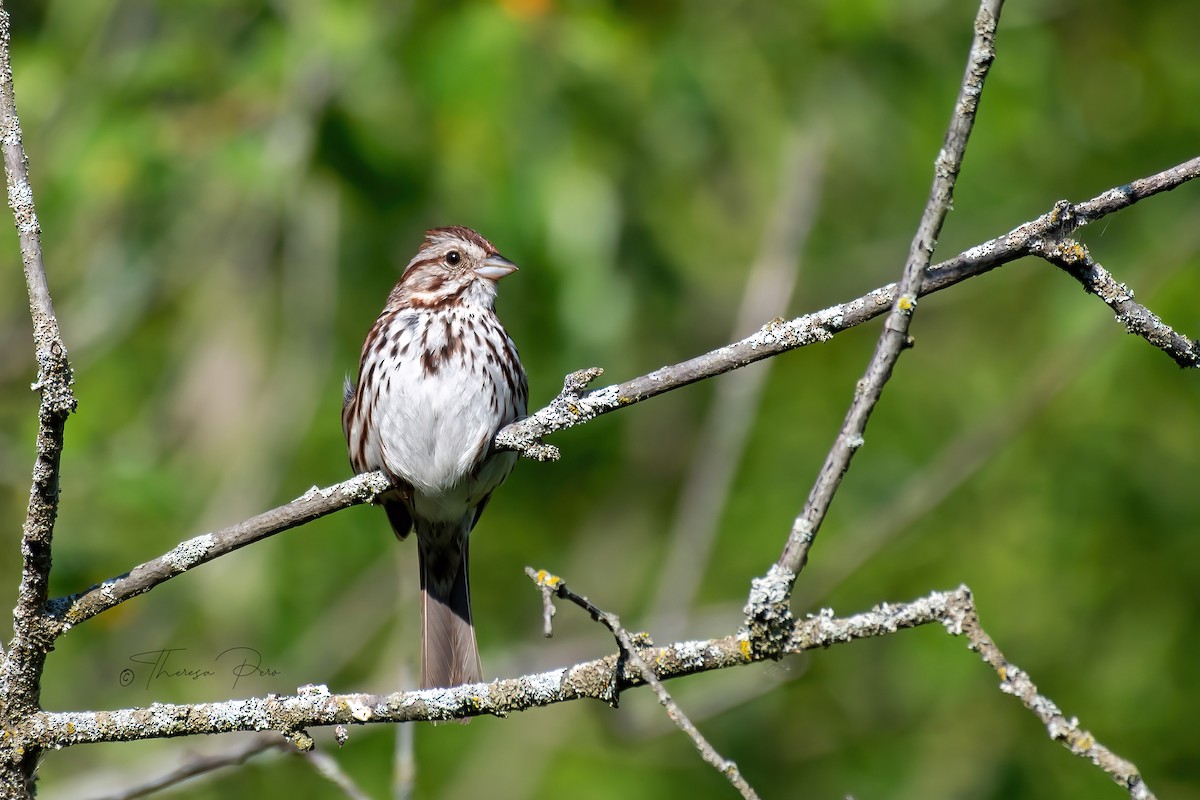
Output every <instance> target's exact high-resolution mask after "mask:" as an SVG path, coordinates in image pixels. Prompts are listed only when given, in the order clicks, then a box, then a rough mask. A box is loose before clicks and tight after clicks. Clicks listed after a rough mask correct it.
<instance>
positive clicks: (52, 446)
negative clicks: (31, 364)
mask: <svg viewBox="0 0 1200 800" xmlns="http://www.w3.org/2000/svg"><path fill="white" fill-rule="evenodd" d="M9 23H10V20H9V16H8V12H7V10H5V9H4V8H3V7H2V6H0V150H3V156H4V173H5V177H6V179H7V183H8V204H9V207H10V208H11V209H12V212H13V217H14V219H15V221H16V226H17V236H18V238H19V240H20V244H21V263H22V265H23V266H24V270H25V283H26V286H27V287H28V290H29V313H30V316H31V318H32V320H33V341H34V350H35V356H36V358H37V365H38V377H37V382H36V383H35V384H34V385H33V388H34V389H35V390H37V391H40V392H41V404H40V407H39V409H38V432H37V444H36V450H37V454H36V458H35V461H34V465H33V485H32V487H31V488H30V491H29V508H28V511H27V512H26V515H25V524H24V526H23V531H22V539H21V557H22V560H23V565H22V570H21V584H20V588H19V590H18V594H17V605H16V608H15V609H14V610H13V633H14V638H13V641H12V644H11V646H10V647H9V652H8V654H7V657H6V658H5V660H4V664H3V669H2V670H0V672H2V674H0V686H2V687H3V692H2V693H0V695H2V697H0V705H6V706H7V709H6V710H7V711H9V712H11V713H15V714H22V713H28V712H31V711H33V710H34V709H36V708H37V706H38V703H39V700H40V696H41V675H42V669H43V667H44V666H45V662H46V653H47V651H48V650H49V648H50V644H51V642H52V641H53V638H52V636H51V635H50V632H49V631H48V630H47V628H46V626H45V625H44V619H43V615H42V607H43V605H44V604H45V602H46V598H47V596H48V592H49V584H50V562H51V558H50V544H51V540H52V538H53V535H54V522H55V519H56V518H57V516H58V483H59V460H60V456H61V454H62V446H63V430H64V428H65V427H66V421H67V416H68V415H69V414H70V413H71V412H72V411H73V410H74V409H75V396H74V394H73V393H72V391H71V383H72V375H71V365H70V363H69V362H68V360H67V350H66V347H65V346H64V345H63V341H62V336H61V335H60V333H59V329H58V320H57V318H56V317H55V316H54V306H53V304H52V303H51V301H50V289H49V287H48V285H47V282H46V270H45V267H44V265H43V264H42V244H41V227H40V225H39V223H38V218H37V212H36V210H35V208H34V204H33V189H32V187H31V186H30V183H29V163H28V160H27V159H26V157H25V149H24V146H23V145H22V143H21V125H20V121H19V120H18V119H17V104H16V98H15V95H14V93H13V79H12V63H11V60H10V57H9V43H10V33H11V30H10V24H9Z"/></svg>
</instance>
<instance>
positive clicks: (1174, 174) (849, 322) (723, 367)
mask: <svg viewBox="0 0 1200 800" xmlns="http://www.w3.org/2000/svg"><path fill="white" fill-rule="evenodd" d="M1197 177H1200V157H1197V158H1193V159H1191V160H1190V161H1185V162H1183V163H1182V164H1178V165H1176V166H1174V167H1171V168H1170V169H1167V170H1164V171H1162V172H1159V173H1157V174H1155V175H1151V176H1148V177H1146V178H1140V179H1138V180H1135V181H1133V182H1131V183H1128V184H1125V185H1124V186H1118V187H1115V188H1112V189H1108V190H1107V191H1105V192H1103V193H1102V194H1100V195H1097V196H1096V197H1093V198H1092V199H1090V200H1086V201H1084V202H1082V203H1079V204H1078V205H1076V206H1073V208H1074V210H1075V216H1074V219H1073V226H1074V228H1076V229H1078V228H1079V227H1082V226H1084V225H1088V224H1090V223H1093V222H1096V221H1097V220H1099V219H1102V218H1103V217H1105V216H1107V215H1109V214H1112V213H1114V212H1116V211H1121V210H1123V209H1125V208H1128V207H1129V206H1131V205H1133V204H1134V203H1136V202H1138V201H1139V200H1145V199H1146V198H1148V197H1153V196H1154V195H1156V194H1159V193H1161V192H1169V191H1171V190H1172V189H1176V188H1178V187H1179V186H1182V185H1183V184H1184V183H1187V182H1188V181H1191V180H1195V179H1196V178H1197ZM1060 206H1061V204H1059V206H1056V207H1055V208H1054V209H1052V210H1050V211H1048V212H1046V213H1045V214H1043V215H1042V216H1040V217H1038V218H1037V219H1033V220H1030V221H1029V222H1026V223H1024V224H1022V225H1020V226H1018V227H1016V228H1014V229H1012V230H1011V231H1009V232H1008V233H1005V234H1002V235H1000V236H997V237H996V238H995V239H992V240H990V241H987V242H984V243H982V244H979V245H976V246H974V247H971V248H969V249H967V250H964V251H963V252H961V253H959V254H958V255H956V256H955V257H953V258H951V259H948V260H946V261H943V262H941V263H939V264H935V265H934V266H931V267H929V268H928V269H927V270H926V271H925V274H924V276H923V277H922V280H921V284H920V288H919V290H918V291H917V295H918V296H920V297H924V296H925V295H928V294H933V293H934V292H939V291H941V290H943V289H948V288H949V287H951V286H954V285H956V284H958V283H961V282H962V281H965V280H967V279H968V278H973V277H976V276H978V275H982V274H983V273H985V272H990V271H991V270H993V269H996V268H997V267H1000V266H1003V265H1005V264H1008V263H1011V262H1013V261H1016V260H1018V259H1020V258H1023V257H1025V256H1027V255H1031V254H1034V255H1037V253H1036V252H1035V248H1036V246H1038V245H1039V244H1040V243H1041V242H1043V241H1044V240H1046V239H1048V238H1049V239H1053V240H1055V241H1057V240H1058V239H1059V238H1060V237H1061V229H1062V220H1061V219H1060V210H1059V208H1060ZM898 288H899V284H897V283H891V284H888V285H887V286H881V287H880V288H878V289H875V290H874V291H871V292H868V293H867V294H865V295H863V296H862V297H859V298H857V299H855V300H849V301H847V302H845V303H839V304H837V305H833V306H830V307H828V308H826V309H823V310H821V311H815V312H812V313H810V314H804V315H803V316H799V317H796V318H794V319H791V320H772V321H770V322H768V323H767V324H766V325H764V326H763V327H762V328H761V329H760V330H758V331H756V332H755V333H753V334H751V335H750V336H747V337H746V338H744V339H741V340H740V341H737V342H733V343H732V344H727V345H725V346H724V347H719V348H717V349H716V350H712V351H710V352H708V353H705V354H704V355H700V356H696V357H695V358H692V359H689V360H687V361H684V362H681V363H679V364H674V365H671V366H667V367H662V368H660V369H656V370H654V371H653V372H650V373H648V374H646V375H642V376H639V377H637V378H632V379H630V380H628V381H625V382H623V383H615V384H612V385H611V386H605V387H603V388H599V389H593V390H591V391H589V392H584V391H583V388H584V387H586V386H587V383H588V382H590V381H591V380H595V378H597V377H599V376H600V375H601V374H603V370H599V369H598V368H592V369H590V370H581V371H580V372H576V373H572V374H571V375H570V376H568V383H569V384H570V386H569V387H567V388H564V390H563V391H562V392H561V393H560V394H559V395H558V397H556V398H554V400H552V401H551V402H550V403H549V404H547V405H546V406H545V407H544V408H542V409H540V410H538V411H536V412H535V413H533V414H531V415H530V416H528V417H526V418H525V419H523V420H520V421H518V422H514V423H512V424H511V425H508V426H506V427H505V428H503V429H502V430H501V431H500V432H499V433H498V434H497V435H496V440H495V444H496V447H497V448H498V449H501V450H516V451H518V452H520V453H521V455H523V456H525V457H527V458H533V459H535V460H538V461H552V460H554V459H555V458H557V457H558V450H557V448H555V447H553V446H552V445H547V444H543V443H542V441H541V439H542V437H544V436H548V435H550V434H551V433H555V432H557V431H561V430H566V429H567V428H573V427H575V426H576V425H582V424H583V423H585V422H588V421H590V420H592V419H594V418H596V417H598V416H600V415H601V414H607V413H609V412H611V411H616V410H617V409H620V408H625V407H626V406H630V405H633V404H634V403H639V402H641V401H642V400H647V399H649V398H651V397H656V396H658V395H660V394H663V393H665V392H669V391H671V390H673V389H679V388H681V387H683V386H688V385H689V384H692V383H695V382H697V381H701V380H704V379H706V378H712V377H714V376H716V375H721V374H723V373H726V372H730V371H732V370H735V369H738V368H739V367H744V366H746V365H747V364H753V363H755V362H756V361H761V360H763V359H764V358H770V357H771V356H775V355H779V354H780V353H785V352H787V351H789V350H795V349H797V348H800V347H805V346H807V345H810V344H815V343H817V342H825V341H828V340H829V339H831V338H833V336H834V335H836V334H838V333H841V332H842V331H845V330H848V329H850V328H853V327H856V326H858V325H862V324H863V323H864V322H868V321H870V320H872V319H875V318H876V317H878V316H880V315H882V314H884V313H886V312H887V311H888V310H889V309H890V308H891V307H892V306H893V304H894V303H895V302H896V297H897V290H898ZM1151 343H1152V344H1153V341H1152V342H1151ZM581 381H583V382H582V385H581V383H580V382H581Z"/></svg>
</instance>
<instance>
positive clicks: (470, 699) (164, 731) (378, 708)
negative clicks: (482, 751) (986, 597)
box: [14, 592, 950, 747]
mask: <svg viewBox="0 0 1200 800" xmlns="http://www.w3.org/2000/svg"><path fill="white" fill-rule="evenodd" d="M948 597H950V594H949V593H945V592H934V593H932V594H930V595H929V596H927V597H923V598H920V599H918V600H915V601H913V602H911V603H899V604H895V605H888V606H881V607H879V608H876V609H873V610H872V611H869V612H866V613H864V614H856V615H854V616H851V617H844V618H837V617H834V616H833V613H832V612H822V613H821V614H818V615H816V616H812V617H809V618H807V619H805V620H802V621H800V622H799V623H797V625H796V626H795V630H794V632H793V634H792V637H791V639H790V641H789V645H788V651H789V652H794V653H801V652H805V651H807V650H813V649H817V648H823V647H827V646H829V645H831V644H835V643H842V642H850V641H854V640H856V639H861V638H870V637H875V636H880V635H884V634H888V633H895V632H896V631H898V630H901V629H903V628H911V627H915V626H918V625H927V624H930V623H933V622H939V621H941V620H942V619H943V618H944V617H945V609H946V607H947V602H948V599H947V598H948ZM644 644H645V646H644V647H641V648H640V655H641V657H642V659H643V661H645V662H646V663H647V664H652V665H653V668H654V673H655V675H656V676H657V677H658V679H659V680H668V679H671V678H678V677H683V676H685V675H692V674H696V673H699V672H708V671H711V670H715V669H726V668H728V667H734V666H740V665H743V664H750V663H753V662H755V661H758V660H761V659H759V658H758V657H756V656H755V655H754V648H752V647H751V645H750V643H749V642H748V641H747V639H746V635H745V633H741V634H735V635H731V636H726V637H723V638H718V639H710V640H703V641H688V642H678V643H675V644H672V645H668V646H666V647H654V646H651V645H649V643H648V641H647V642H644ZM643 683H644V681H643V679H642V677H641V676H640V675H639V674H638V672H637V670H635V669H633V668H631V667H630V666H629V665H628V664H626V663H622V660H621V659H620V658H619V657H618V656H617V655H610V656H607V657H604V658H600V659H596V660H594V661H589V662H585V663H582V664H577V665H575V666H572V667H566V668H563V669H556V670H552V671H550V672H544V673H540V674H536V675H527V676H525V677H522V678H510V679H502V680H497V681H493V682H492V683H489V684H483V683H477V684H469V685H465V686H458V687H455V688H451V689H425V690H421V691H412V692H397V693H395V694H389V695H367V694H342V695H335V694H330V693H329V691H328V690H327V689H325V688H324V687H312V686H309V687H303V688H302V689H301V690H300V691H299V693H298V694H296V695H293V696H288V697H277V696H269V697H265V698H263V697H256V698H251V699H247V700H229V701H224V702H217V703H197V704H188V705H181V704H164V703H155V704H152V705H151V706H149V707H148V708H128V709H120V710H114V711H83V712H41V713H38V714H35V715H33V716H31V717H30V718H29V719H28V720H26V721H25V722H23V723H22V724H21V725H20V726H19V727H18V728H17V729H16V730H15V731H14V732H15V733H16V734H17V735H19V736H21V737H22V738H23V739H24V740H25V741H26V742H28V743H30V744H35V745H37V746H39V747H41V746H46V747H66V746H69V745H75V744H91V743H95V742H115V741H131V740H137V739H156V738H166V737H174V736H188V735H194V734H208V733H228V732H233V731H263V730H275V731H280V732H282V733H285V734H290V735H297V736H300V735H302V734H303V731H304V729H305V728H308V727H314V726H326V725H355V724H365V723H384V722H414V721H420V720H435V721H436V720H448V719H455V718H463V717H471V716H480V715H484V714H495V715H503V714H507V713H510V712H513V711H522V710H525V709H529V708H534V707H537V706H546V705H551V704H554V703H562V702H567V701H571V700H578V699H581V698H592V699H598V700H604V701H606V702H607V701H608V700H609V699H610V697H611V692H612V689H613V687H614V686H616V687H617V688H618V689H619V690H627V689H630V688H632V687H635V686H640V685H642V684H643Z"/></svg>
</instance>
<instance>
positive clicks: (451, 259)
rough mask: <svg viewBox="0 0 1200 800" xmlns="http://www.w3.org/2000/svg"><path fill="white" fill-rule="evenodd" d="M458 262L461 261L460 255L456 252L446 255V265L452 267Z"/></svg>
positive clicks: (452, 251)
mask: <svg viewBox="0 0 1200 800" xmlns="http://www.w3.org/2000/svg"><path fill="white" fill-rule="evenodd" d="M459 261H462V254H461V253H459V252H458V251H457V250H451V251H450V252H449V253H446V263H447V264H448V265H449V266H451V267H453V266H454V265H455V264H457V263H458V262H459Z"/></svg>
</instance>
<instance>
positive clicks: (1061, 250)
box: [1031, 203, 1200, 367]
mask: <svg viewBox="0 0 1200 800" xmlns="http://www.w3.org/2000/svg"><path fill="white" fill-rule="evenodd" d="M1061 206H1063V207H1064V216H1067V215H1069V213H1070V211H1069V208H1068V207H1067V206H1068V204H1067V203H1062V204H1061ZM1031 250H1032V251H1033V252H1035V253H1036V254H1037V255H1040V256H1041V257H1042V258H1044V259H1046V260H1047V261H1048V262H1050V263H1051V264H1053V265H1054V266H1056V267H1059V268H1060V269H1062V271H1063V272H1066V273H1067V274H1068V275H1070V276H1071V277H1072V278H1074V279H1075V280H1077V281H1079V283H1080V285H1081V286H1083V288H1084V289H1085V290H1086V291H1087V292H1088V293H1089V294H1094V295H1096V296H1097V297H1099V298H1100V299H1101V300H1103V301H1104V304H1105V305H1107V306H1108V307H1109V308H1111V309H1112V310H1113V311H1114V312H1115V313H1116V315H1117V322H1120V323H1121V324H1122V325H1124V326H1125V330H1126V331H1128V332H1129V333H1131V334H1134V335H1135V336H1140V337H1142V338H1143V339H1145V340H1146V341H1147V342H1149V343H1150V344H1152V345H1154V346H1155V347H1157V348H1158V349H1159V350H1162V351H1163V352H1164V353H1166V354H1167V355H1169V356H1170V357H1171V358H1172V359H1174V360H1175V363H1176V364H1178V365H1179V366H1180V367H1200V341H1196V340H1195V339H1189V338H1187V337H1186V336H1182V335H1180V334H1178V333H1176V332H1175V331H1174V329H1172V328H1171V326H1169V325H1167V324H1166V323H1164V322H1163V321H1162V320H1161V319H1159V318H1158V315H1157V314H1155V313H1154V312H1152V311H1150V309H1148V308H1146V307H1145V306H1143V305H1142V304H1141V303H1137V302H1135V301H1134V299H1133V291H1132V290H1131V289H1130V288H1129V287H1128V286H1126V285H1125V284H1123V283H1118V282H1117V280H1116V279H1115V278H1113V276H1112V275H1111V274H1109V272H1108V270H1106V269H1105V268H1104V267H1102V266H1100V265H1099V264H1097V263H1096V262H1095V261H1093V260H1092V256H1091V254H1090V253H1088V251H1087V248H1086V247H1084V246H1083V245H1082V244H1080V243H1079V242H1076V241H1074V240H1073V239H1063V240H1062V241H1057V242H1056V241H1053V240H1049V239H1043V240H1041V241H1039V242H1037V243H1036V244H1035V245H1034V246H1033V247H1032V248H1031Z"/></svg>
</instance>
